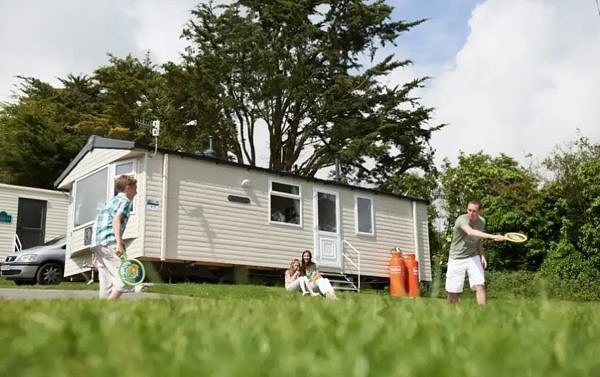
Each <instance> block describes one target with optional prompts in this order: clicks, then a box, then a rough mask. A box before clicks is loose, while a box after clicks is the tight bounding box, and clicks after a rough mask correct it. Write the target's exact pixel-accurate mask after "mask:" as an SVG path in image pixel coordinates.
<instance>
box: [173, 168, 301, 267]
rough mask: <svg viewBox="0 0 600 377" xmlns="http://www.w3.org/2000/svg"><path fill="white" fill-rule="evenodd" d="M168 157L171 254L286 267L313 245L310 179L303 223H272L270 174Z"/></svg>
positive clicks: (193, 259)
mask: <svg viewBox="0 0 600 377" xmlns="http://www.w3.org/2000/svg"><path fill="white" fill-rule="evenodd" d="M169 161H170V163H169V170H168V172H169V173H168V174H169V177H168V182H169V185H168V201H167V232H166V245H167V247H166V253H165V257H166V258H167V259H182V260H188V261H201V262H207V263H227V264H239V265H247V266H263V267H277V268H282V267H285V266H287V265H288V264H289V262H290V260H291V259H292V258H298V257H299V254H300V252H301V250H303V249H312V245H313V235H312V212H311V210H312V209H311V205H310V201H311V200H312V197H311V194H310V192H311V191H310V185H308V184H306V182H304V184H302V193H301V194H302V201H303V204H302V211H303V226H302V227H292V226H286V225H272V224H269V215H268V213H269V198H268V187H267V186H268V178H269V175H268V174H266V173H263V172H259V171H255V170H249V169H240V168H239V167H233V166H228V165H225V164H216V163H212V162H207V161H197V160H194V159H190V158H181V157H177V156H170V158H169ZM244 179H248V180H250V182H251V183H250V187H249V188H247V189H245V188H242V187H241V186H240V183H241V181H242V180H244ZM284 181H288V182H289V181H290V180H289V179H287V180H286V179H284ZM293 183H295V184H299V183H302V182H301V181H293ZM307 190H308V191H307ZM228 195H237V196H244V197H248V198H249V199H250V203H249V204H243V203H236V202H231V201H229V200H228V199H227V197H228Z"/></svg>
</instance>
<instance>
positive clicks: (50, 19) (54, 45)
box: [0, 0, 197, 101]
mask: <svg viewBox="0 0 600 377" xmlns="http://www.w3.org/2000/svg"><path fill="white" fill-rule="evenodd" d="M195 4H197V1H192V0H177V1H160V0H126V1H125V0H103V1H97V0H54V1H37V0H19V1H2V2H0V51H1V54H2V63H1V64H0V101H7V100H8V99H9V95H10V93H11V92H12V91H14V89H15V85H16V84H17V83H18V80H17V79H16V76H18V75H21V76H33V77H36V78H39V79H41V80H44V81H47V82H49V83H51V84H53V85H58V84H59V82H58V80H56V78H57V77H65V76H66V75H67V74H69V73H73V74H75V75H89V74H91V73H92V72H93V71H94V70H95V69H96V68H98V67H100V66H101V65H104V64H106V63H107V62H108V58H107V54H108V53H111V54H113V55H116V56H119V57H122V56H125V55H127V54H129V53H130V54H132V55H133V56H136V57H138V58H143V57H144V54H145V51H147V50H150V51H151V53H152V55H151V56H152V58H153V60H154V61H155V62H156V63H164V62H166V61H168V60H177V59H178V57H179V52H181V51H182V50H183V48H184V46H185V44H184V41H182V40H180V39H179V36H180V34H181V30H182V28H183V25H184V24H185V22H187V20H188V19H189V18H190V16H191V15H190V10H191V9H192V8H193V7H194V6H195Z"/></svg>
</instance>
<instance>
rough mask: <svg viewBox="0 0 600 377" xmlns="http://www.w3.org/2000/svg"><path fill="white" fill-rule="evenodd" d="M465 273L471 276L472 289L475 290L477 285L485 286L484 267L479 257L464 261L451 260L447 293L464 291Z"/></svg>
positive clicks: (447, 274)
mask: <svg viewBox="0 0 600 377" xmlns="http://www.w3.org/2000/svg"><path fill="white" fill-rule="evenodd" d="M465 272H466V273H467V275H468V276H469V285H470V286H471V289H474V287H475V286H476V285H484V284H485V277H484V275H483V266H482V265H481V257H480V256H479V255H476V256H474V257H470V258H464V259H452V258H449V259H448V270H447V272H446V292H450V293H460V292H462V291H463V285H464V284H465Z"/></svg>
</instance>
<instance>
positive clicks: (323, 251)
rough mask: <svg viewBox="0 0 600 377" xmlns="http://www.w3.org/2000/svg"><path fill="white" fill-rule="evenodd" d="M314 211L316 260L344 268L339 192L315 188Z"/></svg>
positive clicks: (325, 264) (319, 262) (322, 264)
mask: <svg viewBox="0 0 600 377" xmlns="http://www.w3.org/2000/svg"><path fill="white" fill-rule="evenodd" d="M313 213H314V224H315V228H314V233H315V253H314V254H315V262H316V263H317V264H318V265H320V266H326V267H334V268H342V254H341V252H340V241H341V231H340V198H339V194H338V193H337V192H335V191H325V190H319V189H315V192H314V194H313Z"/></svg>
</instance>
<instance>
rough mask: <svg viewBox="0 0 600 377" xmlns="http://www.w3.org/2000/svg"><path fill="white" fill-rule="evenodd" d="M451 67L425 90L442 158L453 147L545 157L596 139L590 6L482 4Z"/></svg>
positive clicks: (599, 44)
mask: <svg viewBox="0 0 600 377" xmlns="http://www.w3.org/2000/svg"><path fill="white" fill-rule="evenodd" d="M469 26H470V30H471V31H470V34H469V36H468V39H467V41H466V43H465V45H464V46H463V48H462V49H461V50H460V52H459V53H458V54H457V56H456V59H455V62H454V63H455V64H454V65H453V66H452V68H451V69H448V70H445V71H442V72H440V73H438V74H437V75H436V76H437V77H436V78H435V79H434V80H432V81H431V82H430V83H429V85H428V88H427V89H426V90H424V91H423V102H424V103H425V104H426V105H428V106H434V107H436V112H435V116H436V119H435V120H436V121H437V122H443V123H449V124H450V125H449V126H447V127H446V128H444V129H443V130H442V131H439V132H438V133H437V134H436V135H435V136H434V137H433V140H432V144H433V146H434V147H435V148H436V149H437V155H438V156H437V157H438V158H439V159H441V158H444V157H449V158H450V159H451V160H455V158H456V157H457V156H458V153H459V150H462V151H464V152H467V153H473V152H477V151H479V150H483V151H484V152H486V153H488V154H491V155H497V154H499V153H501V152H502V153H506V154H508V155H510V156H512V157H514V158H516V159H517V160H518V161H520V162H522V163H525V155H526V154H528V153H532V154H533V157H534V159H536V160H537V161H540V160H542V159H543V158H544V157H546V156H548V154H549V153H550V151H552V150H553V149H554V147H555V146H556V145H557V144H559V143H562V142H564V141H571V140H574V139H575V138H576V137H577V132H576V130H577V129H580V130H581V131H582V133H583V135H585V136H588V137H590V138H591V139H592V141H595V142H600V106H599V100H598V88H600V19H599V17H598V14H597V13H596V10H595V8H594V7H592V6H590V4H589V2H573V1H569V0H554V1H543V0H527V1H523V0H488V1H486V2H485V3H483V4H481V5H479V6H477V7H476V8H475V10H474V11H473V14H472V17H471V19H470V21H469Z"/></svg>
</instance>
